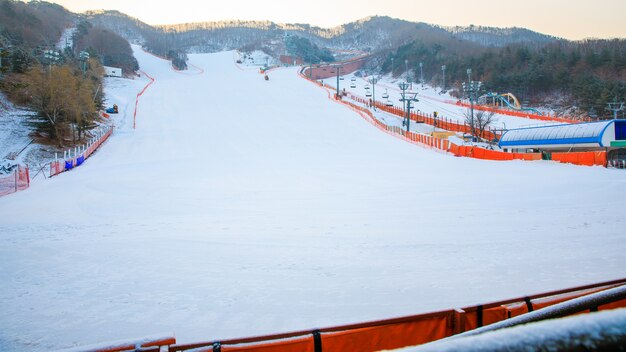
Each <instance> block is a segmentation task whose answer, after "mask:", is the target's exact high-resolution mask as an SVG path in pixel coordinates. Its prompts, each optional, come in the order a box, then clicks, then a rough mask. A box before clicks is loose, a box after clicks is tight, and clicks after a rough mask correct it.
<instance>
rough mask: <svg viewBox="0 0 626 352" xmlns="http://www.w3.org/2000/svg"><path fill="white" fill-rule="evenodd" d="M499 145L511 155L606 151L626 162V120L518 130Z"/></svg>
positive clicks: (610, 155) (506, 134)
mask: <svg viewBox="0 0 626 352" xmlns="http://www.w3.org/2000/svg"><path fill="white" fill-rule="evenodd" d="M498 145H499V146H500V148H502V149H503V150H504V151H508V152H516V151H529V150H533V151H541V152H558V151H591V150H606V151H608V159H619V160H626V120H607V121H597V122H587V123H577V124H560V125H550V126H539V127H529V128H517V129H512V130H508V131H506V132H505V133H504V134H503V135H502V137H501V138H500V142H499V143H498Z"/></svg>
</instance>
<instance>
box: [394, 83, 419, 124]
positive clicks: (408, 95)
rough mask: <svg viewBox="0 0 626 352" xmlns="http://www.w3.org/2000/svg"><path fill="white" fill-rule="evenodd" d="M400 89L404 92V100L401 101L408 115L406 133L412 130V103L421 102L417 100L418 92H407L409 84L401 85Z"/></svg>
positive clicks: (399, 85)
mask: <svg viewBox="0 0 626 352" xmlns="http://www.w3.org/2000/svg"><path fill="white" fill-rule="evenodd" d="M398 87H399V88H400V89H401V90H402V93H401V94H402V98H401V99H400V101H402V102H403V103H404V109H405V113H406V131H407V132H409V131H410V128H411V102H412V101H419V100H418V99H417V93H416V92H407V91H406V90H407V89H408V88H409V84H408V83H407V82H401V83H399V84H398Z"/></svg>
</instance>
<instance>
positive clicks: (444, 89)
mask: <svg viewBox="0 0 626 352" xmlns="http://www.w3.org/2000/svg"><path fill="white" fill-rule="evenodd" d="M441 71H443V77H442V81H443V83H441V86H442V88H441V91H442V92H445V91H446V65H442V66H441Z"/></svg>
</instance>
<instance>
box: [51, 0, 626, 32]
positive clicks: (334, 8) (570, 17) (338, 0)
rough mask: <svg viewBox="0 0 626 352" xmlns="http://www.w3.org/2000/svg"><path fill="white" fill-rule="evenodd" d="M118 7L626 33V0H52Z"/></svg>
mask: <svg viewBox="0 0 626 352" xmlns="http://www.w3.org/2000/svg"><path fill="white" fill-rule="evenodd" d="M52 2H54V3H57V4H60V5H62V6H64V7H66V8H68V9H69V10H71V11H73V12H84V11H86V10H97V9H106V10H118V11H120V12H123V13H126V14H127V15H130V16H133V17H136V18H139V19H140V20H142V21H143V22H146V23H148V24H152V25H154V24H172V23H184V22H202V21H219V20H232V19H240V20H270V21H274V22H277V23H308V24H311V25H316V26H320V27H334V26H337V25H341V24H344V23H348V22H352V21H354V20H357V19H360V18H363V17H366V16H373V15H380V16H385V15H386V16H390V17H395V18H401V19H405V20H409V21H414V22H426V23H430V24H437V25H443V26H454V25H461V26H465V25H470V24H474V25H483V26H492V27H514V26H515V27H525V28H528V29H531V30H534V31H537V32H541V33H545V34H550V35H554V36H557V37H563V38H567V39H574V40H575V39H583V38H591V37H593V38H626V0H594V1H591V0H519V1H492V0H490V1H487V0H474V1H468V0H439V1H434V0H315V1H293V0H291V1H286V0H225V1H219V2H218V1H212V0H208V1H201V0H168V1H155V0H52Z"/></svg>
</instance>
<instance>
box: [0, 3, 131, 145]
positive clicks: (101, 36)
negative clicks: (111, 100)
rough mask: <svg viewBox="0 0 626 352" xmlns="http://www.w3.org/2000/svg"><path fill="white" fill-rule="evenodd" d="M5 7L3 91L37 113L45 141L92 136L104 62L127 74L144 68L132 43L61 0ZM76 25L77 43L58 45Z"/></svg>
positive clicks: (1, 16)
mask: <svg viewBox="0 0 626 352" xmlns="http://www.w3.org/2000/svg"><path fill="white" fill-rule="evenodd" d="M0 10H1V11H0V56H1V60H0V91H2V92H3V93H4V94H6V95H7V96H8V97H9V98H10V99H11V100H12V101H13V102H14V103H16V104H17V105H20V106H24V107H26V108H29V109H30V110H32V111H34V112H35V113H36V114H35V115H34V117H32V118H31V119H30V124H31V125H32V126H33V127H34V129H35V132H36V135H37V138H39V139H41V141H42V142H44V141H47V142H48V143H52V144H55V145H58V146H63V145H68V144H69V145H72V144H75V143H78V142H80V141H81V140H83V139H84V138H88V137H89V134H88V131H89V130H91V129H92V128H94V127H96V126H97V124H98V120H99V116H98V110H99V109H100V108H102V106H103V104H104V96H103V91H102V89H101V85H102V78H103V74H104V71H103V68H102V65H103V64H104V65H111V66H116V67H121V68H122V69H123V71H124V72H125V73H126V74H132V73H133V72H134V71H135V70H137V69H138V64H137V61H136V60H135V58H134V56H133V53H132V50H131V48H130V45H129V43H128V42H127V41H126V40H125V39H123V38H122V37H120V36H119V35H117V34H115V33H113V32H111V31H109V30H107V29H104V28H99V27H94V26H92V25H91V24H90V23H88V22H84V21H80V17H79V16H77V15H75V14H73V13H71V12H69V11H67V10H66V9H64V8H63V7H61V6H59V5H56V4H52V3H47V2H40V1H31V2H28V3H25V2H21V1H14V0H0ZM74 26H76V28H77V29H76V31H75V32H74V35H73V40H72V42H73V45H72V46H67V47H64V48H57V42H58V41H59V39H60V37H61V34H62V33H63V32H64V31H65V30H66V29H67V28H70V27H74ZM81 51H85V52H87V53H89V54H90V57H89V58H88V59H87V58H85V57H81V55H80V52H81Z"/></svg>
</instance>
